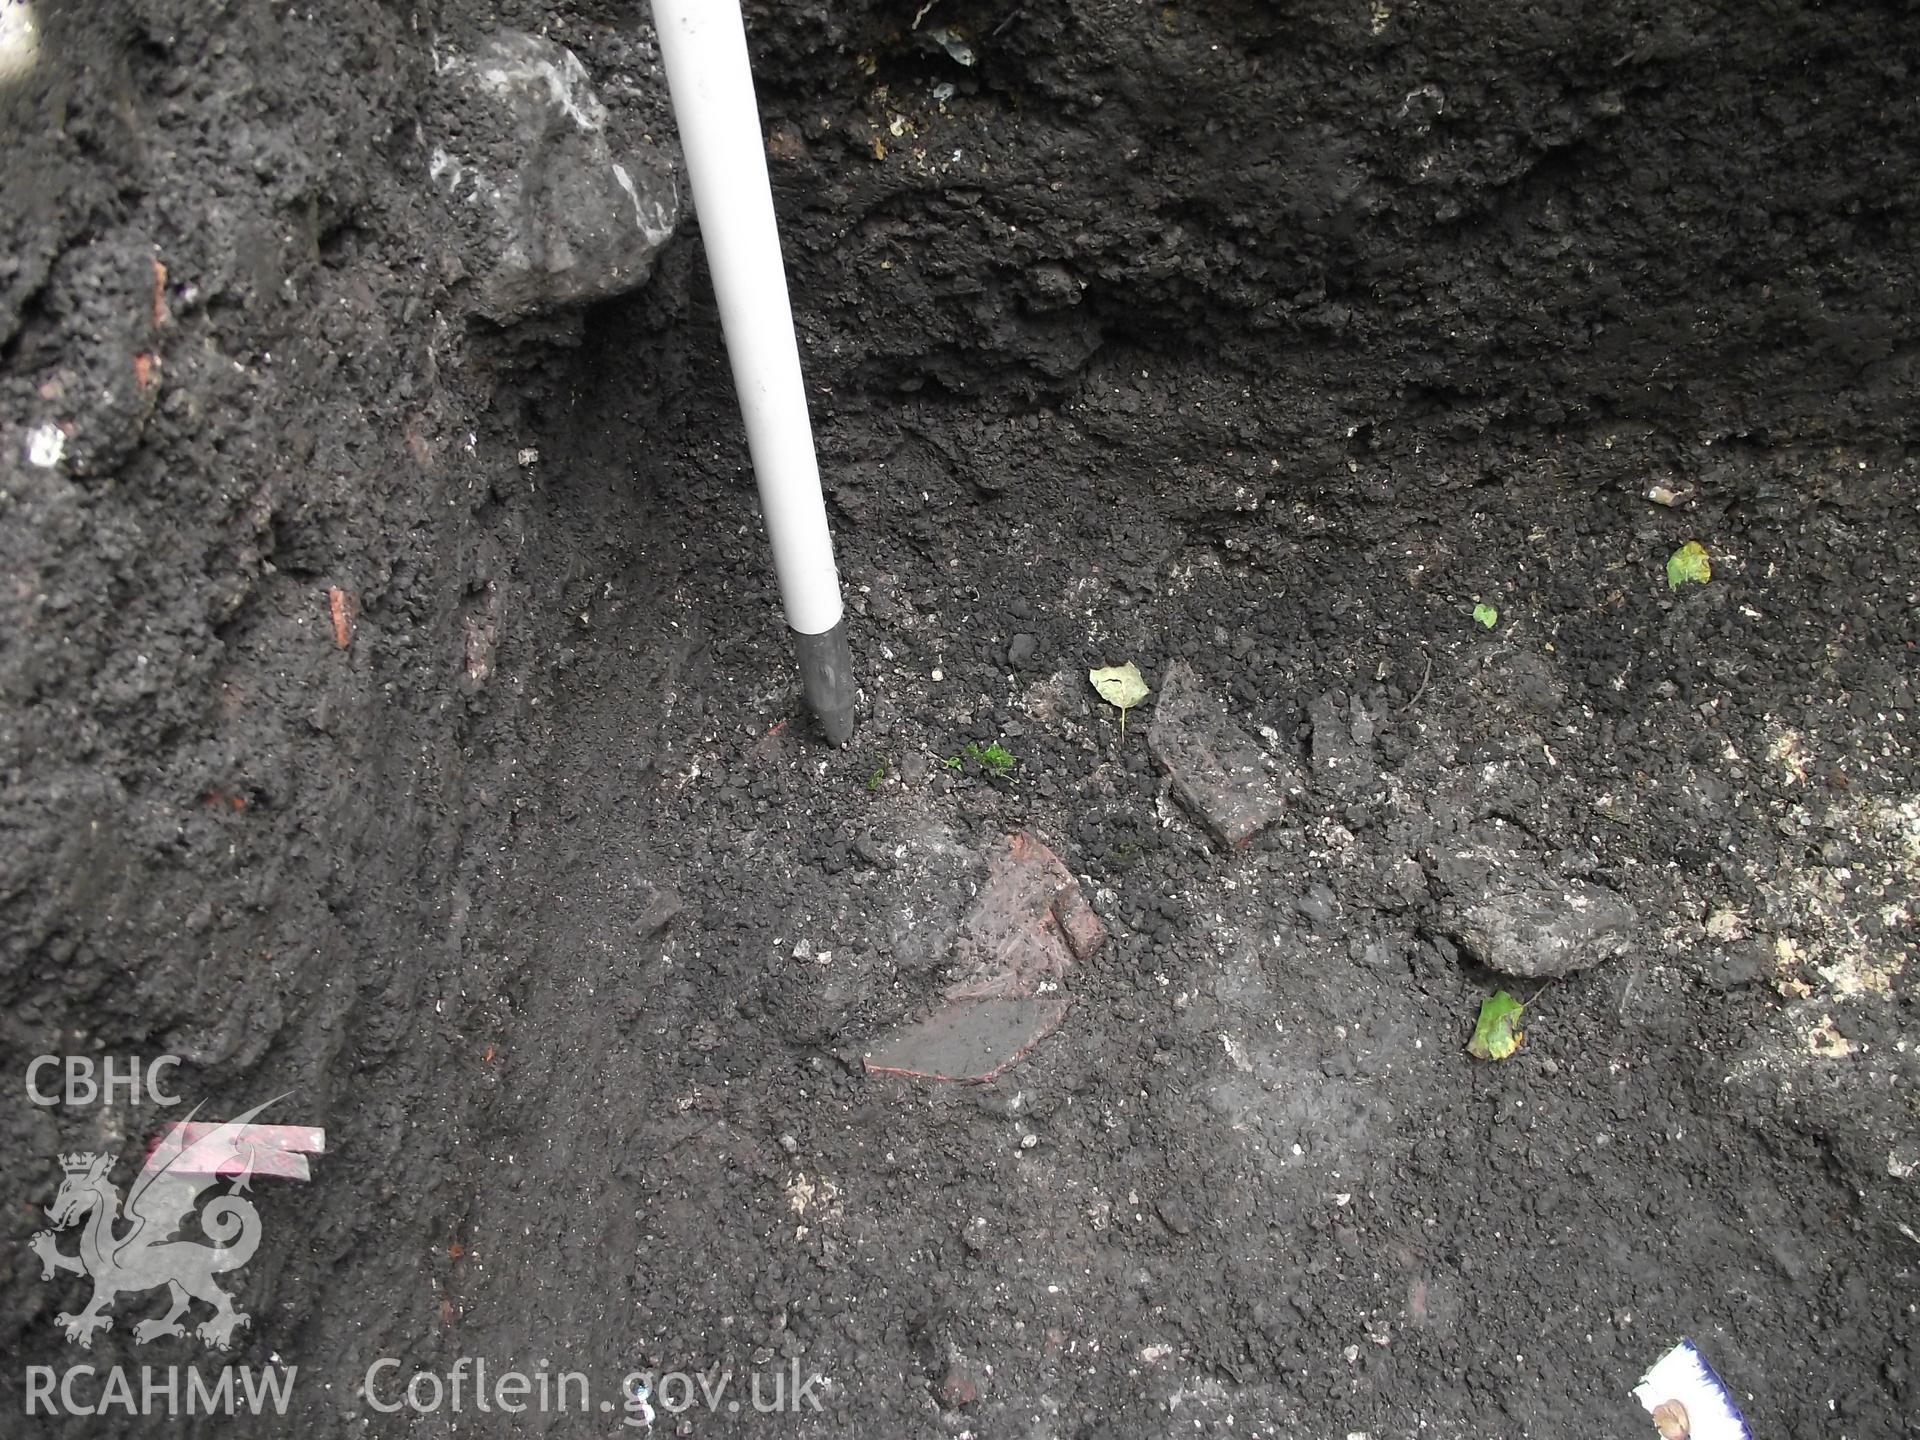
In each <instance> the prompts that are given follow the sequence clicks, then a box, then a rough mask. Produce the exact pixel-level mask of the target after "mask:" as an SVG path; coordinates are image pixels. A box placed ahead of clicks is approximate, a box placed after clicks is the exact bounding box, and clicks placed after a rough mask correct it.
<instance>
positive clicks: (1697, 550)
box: [1667, 540, 1713, 590]
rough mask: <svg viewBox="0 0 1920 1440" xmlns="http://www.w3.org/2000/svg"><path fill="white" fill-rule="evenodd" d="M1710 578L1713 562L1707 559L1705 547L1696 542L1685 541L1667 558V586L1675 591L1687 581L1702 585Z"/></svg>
mask: <svg viewBox="0 0 1920 1440" xmlns="http://www.w3.org/2000/svg"><path fill="white" fill-rule="evenodd" d="M1712 578H1713V562H1712V561H1711V560H1709V559H1708V558H1707V547H1706V546H1704V545H1702V544H1701V543H1700V542H1699V541H1698V540H1689V541H1687V543H1686V544H1684V545H1682V546H1681V547H1680V548H1679V549H1678V550H1676V551H1674V552H1673V554H1672V555H1670V556H1668V557H1667V584H1668V585H1669V586H1670V587H1671V588H1673V589H1675V590H1678V589H1679V588H1680V587H1681V586H1682V585H1684V584H1686V583H1687V582H1688V581H1689V580H1691V581H1693V582H1694V583H1695V584H1696V585H1704V584H1706V583H1707V581H1709V580H1711V579H1712Z"/></svg>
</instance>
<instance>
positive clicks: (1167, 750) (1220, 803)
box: [1147, 660, 1283, 850]
mask: <svg viewBox="0 0 1920 1440" xmlns="http://www.w3.org/2000/svg"><path fill="white" fill-rule="evenodd" d="M1147 748H1148V749H1149V750H1151V751H1152V752H1153V758H1154V759H1155V760H1157V761H1158V762H1159V763H1160V766H1161V768H1162V769H1164V770H1165V771H1166V772H1167V774H1168V775H1169V776H1170V777H1171V778H1172V780H1173V793H1174V794H1175V795H1177V796H1179V797H1180V803H1181V804H1182V805H1185V806H1186V807H1187V809H1189V810H1191V811H1192V812H1193V813H1194V815H1195V816H1196V817H1198V818H1199V820H1200V821H1201V822H1202V823H1203V824H1205V825H1206V827H1207V829H1209V830H1210V831H1212V832H1213V834H1214V835H1215V836H1216V837H1217V838H1218V839H1219V840H1220V841H1221V842H1222V843H1223V844H1226V845H1229V846H1232V847H1233V848H1234V849H1236V850H1237V849H1240V848H1242V847H1243V846H1245V845H1246V844H1247V842H1248V841H1250V840H1252V839H1253V837H1254V836H1255V835H1257V834H1259V833H1260V832H1261V831H1262V830H1264V829H1266V828H1267V826H1269V825H1271V824H1272V823H1273V822H1274V821H1275V820H1277V819H1279V818H1280V813H1281V810H1282V808H1283V805H1282V801H1281V798H1280V790H1279V786H1278V785H1277V784H1276V783H1275V781H1274V777H1273V776H1272V775H1271V774H1270V773H1269V772H1268V769H1267V757H1266V756H1265V755H1264V754H1263V753H1262V752H1261V750H1260V747H1259V746H1258V745H1257V744H1255V743H1254V740H1253V737H1252V736H1250V735H1249V734H1247V732H1246V731H1244V730H1242V729H1241V728H1240V727H1239V726H1238V725H1236V724H1234V723H1233V721H1232V720H1231V719H1229V718H1228V717H1227V713H1226V711H1225V710H1224V709H1223V708H1222V707H1221V706H1220V704H1219V703H1218V702H1217V701H1215V700H1214V698H1213V697H1212V696H1211V695H1209V694H1207V692H1206V691H1205V690H1204V689H1203V688H1202V687H1201V684H1200V677H1199V676H1197V675H1195V674H1194V673H1193V667H1192V666H1191V665H1188V664H1187V663H1186V662H1185V661H1184V660H1178V661H1175V662H1174V663H1173V664H1172V665H1171V666H1169V667H1168V668H1167V674H1166V678H1165V679H1164V680H1163V681H1162V682H1161V685H1160V698H1159V699H1158V700H1157V701H1155V702H1154V707H1153V725H1152V726H1151V727H1150V728H1149V729H1148V731H1147Z"/></svg>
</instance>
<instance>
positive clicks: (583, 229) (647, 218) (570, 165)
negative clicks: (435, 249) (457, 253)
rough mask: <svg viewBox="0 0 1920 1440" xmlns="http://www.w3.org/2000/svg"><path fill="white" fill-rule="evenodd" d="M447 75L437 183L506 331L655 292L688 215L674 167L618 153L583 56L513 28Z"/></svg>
mask: <svg viewBox="0 0 1920 1440" xmlns="http://www.w3.org/2000/svg"><path fill="white" fill-rule="evenodd" d="M435 71H436V74H437V76H438V79H439V89H440V96H439V98H440V102H441V103H440V107H439V113H438V114H437V116H436V118H435V120H434V122H433V128H432V129H431V131H430V133H429V137H428V138H429V147H430V150H429V153H430V157H431V158H430V160H429V164H428V176H429V179H430V180H431V182H432V184H433V185H434V187H435V188H436V189H438V190H439V191H440V192H441V193H442V194H444V195H445V196H446V197H447V198H448V200H449V201H450V202H451V204H452V205H453V207H454V211H455V220H456V234H457V238H458V240H459V243H460V248H461V254H462V258H463V260H464V262H465V264H466V266H467V269H468V271H469V273H471V274H472V275H473V276H474V277H475V280H476V282H477V298H478V309H479V310H480V313H481V314H483V315H485V316H487V317H488V318H489V319H492V320H495V321H499V322H502V323H505V322H508V321H512V320H518V319H521V318H524V317H526V316H529V315H537V314H542V313H545V312H548V311H552V310H557V309H562V308H565V307H568V306H573V305H580V304H585V303H587V302H590V301H595V300H604V299H607V298H609V297H611V296H614V295H619V294H623V293H625V292H626V291H629V290H633V289H635V288H637V287H638V286H640V285H641V284H643V283H644V282H645V281H646V279H647V277H648V275H649V274H651V273H652V269H653V260H654V256H655V255H656V254H657V253H658V252H659V250H660V248H661V247H662V246H663V245H665V244H666V242H667V240H668V238H669V237H670V236H671V235H672V234H673V228H674V225H675V223H676V222H677V221H678V219H679V214H680V202H679V192H678V187H677V186H676V184H675V182H674V176H673V169H672V166H671V164H670V163H669V162H668V161H667V159H666V158H665V156H664V155H663V154H662V153H661V152H659V151H658V150H655V149H653V148H652V147H651V146H638V147H633V148H630V149H626V150H623V151H621V152H619V153H616V152H615V149H614V147H613V145H612V143H611V142H610V140H609V137H608V133H607V111H606V107H605V106H604V105H602V104H601V103H600V99H599V97H598V96H597V95H595V94H594V91H593V86H592V84H591V83H590V82H589V80H588V78H587V72H586V69H585V67H583V66H582V65H581V63H580V61H579V58H578V57H577V56H575V55H574V53H573V52H572V51H571V50H569V49H567V48H566V47H565V46H564V45H557V44H555V43H554V42H553V41H551V40H544V39H541V38H539V37H538V36H534V35H528V34H525V33H522V32H520V31H517V30H501V31H498V32H496V33H495V34H493V35H492V36H490V37H488V38H487V39H486V40H484V41H482V42H481V43H480V45H478V46H477V47H476V48H475V49H474V50H473V52H472V53H471V54H457V53H455V54H443V55H441V56H439V57H438V58H437V60H436V62H435Z"/></svg>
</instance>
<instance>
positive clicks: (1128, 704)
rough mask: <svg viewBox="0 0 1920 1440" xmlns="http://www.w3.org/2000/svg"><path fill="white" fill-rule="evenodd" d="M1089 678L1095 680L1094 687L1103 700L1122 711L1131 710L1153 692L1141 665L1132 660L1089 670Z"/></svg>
mask: <svg viewBox="0 0 1920 1440" xmlns="http://www.w3.org/2000/svg"><path fill="white" fill-rule="evenodd" d="M1087 679H1089V680H1091V681H1092V682H1093V688H1094V689H1096V690H1098V691H1099V692H1100V698H1101V699H1102V700H1104V701H1106V702H1107V703H1108V704H1109V705H1111V706H1113V707H1114V708H1115V709H1117V710H1120V711H1122V712H1124V711H1127V710H1131V709H1132V708H1133V707H1134V706H1136V705H1138V704H1139V703H1140V702H1141V701H1142V700H1144V699H1146V698H1147V696H1148V695H1149V694H1151V693H1152V692H1151V691H1149V690H1148V689H1147V682H1146V678H1145V677H1144V676H1143V675H1141V673H1140V667H1139V666H1138V665H1136V664H1134V663H1133V662H1132V661H1131V660H1129V661H1128V662H1127V663H1126V664H1124V665H1109V666H1107V667H1106V668H1104V669H1101V670H1089V671H1088V672H1087Z"/></svg>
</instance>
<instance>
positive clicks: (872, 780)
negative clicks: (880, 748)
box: [867, 759, 893, 795]
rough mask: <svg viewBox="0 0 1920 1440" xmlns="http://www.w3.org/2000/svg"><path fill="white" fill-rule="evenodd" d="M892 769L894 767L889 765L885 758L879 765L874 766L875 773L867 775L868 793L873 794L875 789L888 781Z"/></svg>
mask: <svg viewBox="0 0 1920 1440" xmlns="http://www.w3.org/2000/svg"><path fill="white" fill-rule="evenodd" d="M892 769H893V767H892V766H891V765H889V764H888V763H887V762H886V761H885V760H884V759H883V760H881V762H880V763H879V764H878V765H876V766H874V767H873V773H872V774H871V775H869V776H868V777H867V793H868V794H869V795H871V794H872V793H873V792H874V791H876V790H878V789H879V788H880V786H881V785H882V784H883V783H884V782H885V781H886V778H887V772H888V771H890V770H892Z"/></svg>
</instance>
